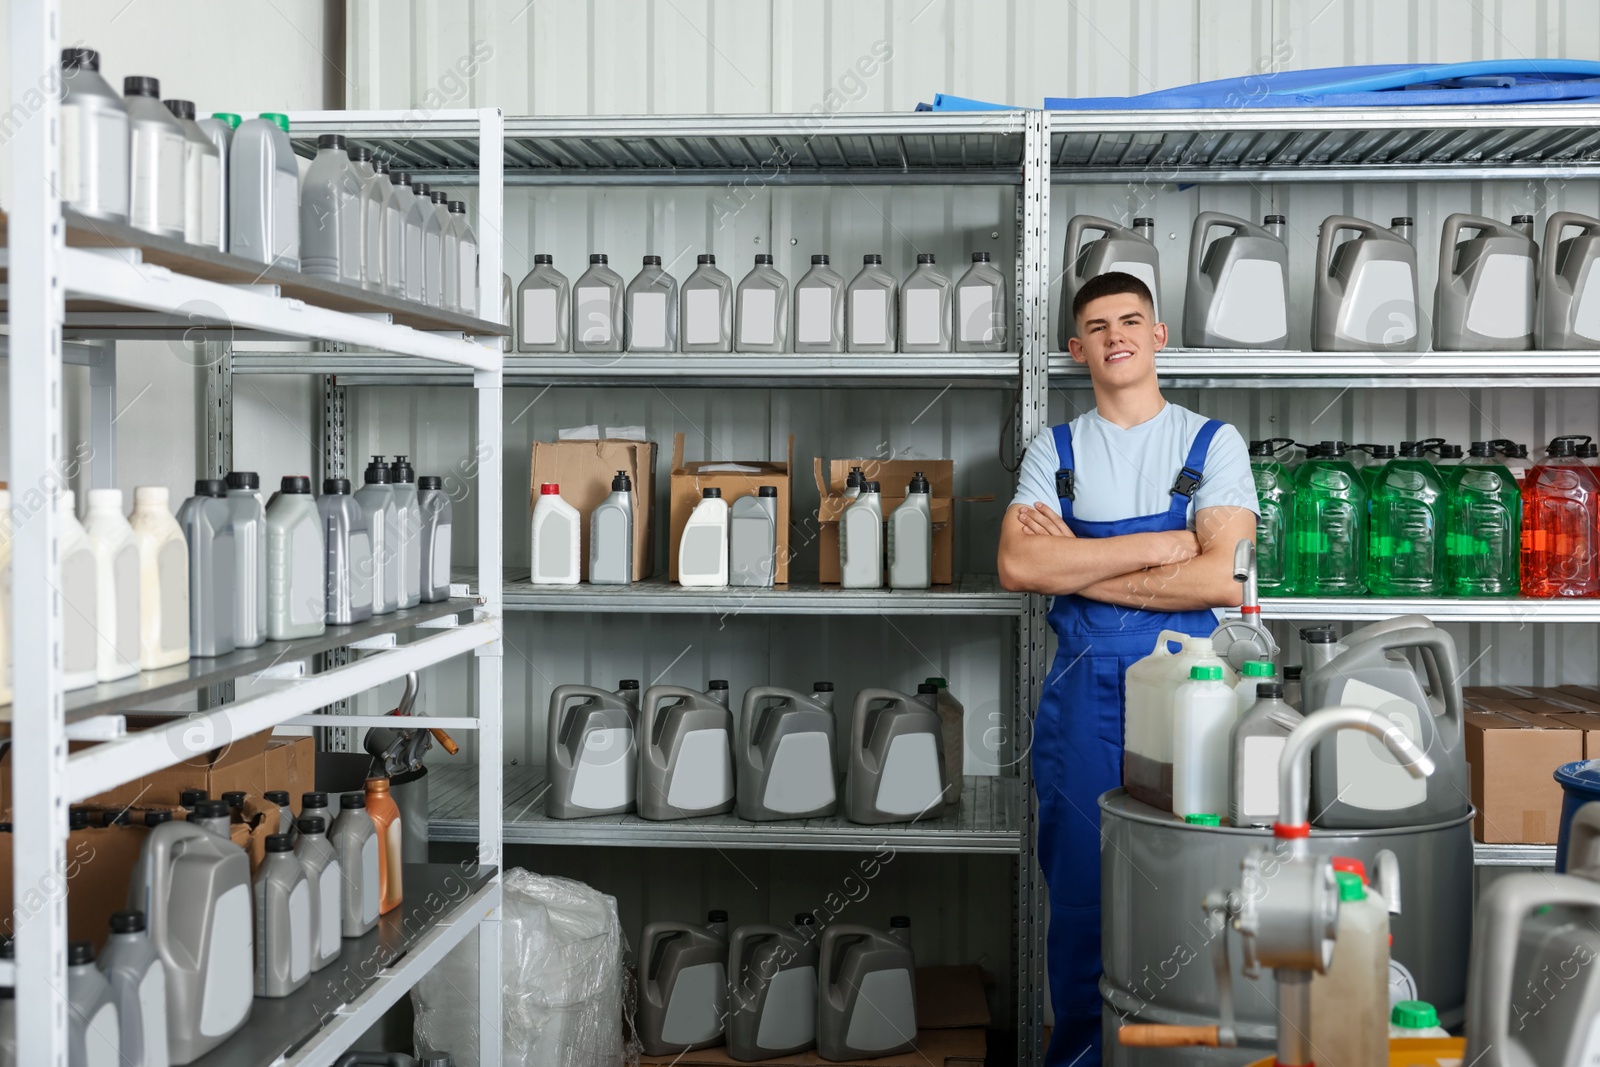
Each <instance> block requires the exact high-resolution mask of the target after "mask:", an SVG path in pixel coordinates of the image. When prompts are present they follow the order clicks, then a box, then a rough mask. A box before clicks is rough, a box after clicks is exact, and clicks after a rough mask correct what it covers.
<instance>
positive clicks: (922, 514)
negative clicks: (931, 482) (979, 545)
mask: <svg viewBox="0 0 1600 1067" xmlns="http://www.w3.org/2000/svg"><path fill="white" fill-rule="evenodd" d="M928 492H929V487H928V479H927V478H925V477H923V474H922V472H921V471H917V472H916V475H915V476H914V477H913V478H912V479H911V484H910V486H908V487H907V488H906V498H905V499H904V500H902V501H901V502H900V505H899V506H898V507H896V508H895V509H894V510H893V511H892V512H890V513H889V587H890V588H891V589H926V588H928V587H929V586H930V585H932V584H933V512H932V503H931V498H930V497H929V495H928Z"/></svg>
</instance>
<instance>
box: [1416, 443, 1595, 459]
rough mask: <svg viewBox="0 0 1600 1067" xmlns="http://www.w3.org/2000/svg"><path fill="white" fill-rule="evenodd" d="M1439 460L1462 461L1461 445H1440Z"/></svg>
mask: <svg viewBox="0 0 1600 1067" xmlns="http://www.w3.org/2000/svg"><path fill="white" fill-rule="evenodd" d="M1595 454H1596V455H1600V452H1596V453H1595ZM1439 458H1440V459H1460V458H1461V446H1460V445H1440V446H1439Z"/></svg>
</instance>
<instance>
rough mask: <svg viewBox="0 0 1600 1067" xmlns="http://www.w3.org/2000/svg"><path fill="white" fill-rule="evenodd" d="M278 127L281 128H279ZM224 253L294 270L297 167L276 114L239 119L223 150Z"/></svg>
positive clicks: (285, 123) (284, 127)
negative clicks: (225, 188) (225, 195)
mask: <svg viewBox="0 0 1600 1067" xmlns="http://www.w3.org/2000/svg"><path fill="white" fill-rule="evenodd" d="M280 123H281V125H280ZM228 251H229V252H231V253H233V254H234V255H236V256H242V257H243V258H245V259H252V260H255V261H256V262H257V263H270V264H273V265H274V266H279V267H283V268H285V269H287V270H298V269H299V268H300V167H299V165H298V164H297V163H295V155H294V146H293V145H291V144H290V143H289V120H288V119H286V118H284V117H283V116H281V115H273V116H271V117H270V118H269V117H268V116H266V115H263V116H261V117H260V118H254V119H245V120H244V121H243V122H241V123H240V124H239V128H238V129H237V130H234V131H233V146H232V148H230V149H229V152H228Z"/></svg>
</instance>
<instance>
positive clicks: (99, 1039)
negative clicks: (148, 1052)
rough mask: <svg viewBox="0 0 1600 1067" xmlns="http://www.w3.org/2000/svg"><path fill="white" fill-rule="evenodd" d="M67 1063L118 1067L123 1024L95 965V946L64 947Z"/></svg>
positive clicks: (82, 1066) (77, 1066) (79, 1066)
mask: <svg viewBox="0 0 1600 1067" xmlns="http://www.w3.org/2000/svg"><path fill="white" fill-rule="evenodd" d="M67 1062H68V1063H69V1064H71V1065H72V1067H121V1065H122V1063H123V1058H122V1024H121V1021H120V1020H119V1018H118V1012H117V998H116V995H115V994H114V993H112V991H111V983H110V982H107V981H106V978H105V975H103V974H101V973H100V969H99V968H98V967H96V966H95V965H94V946H92V945H90V944H89V942H87V941H74V942H72V943H71V944H69V945H68V946H67Z"/></svg>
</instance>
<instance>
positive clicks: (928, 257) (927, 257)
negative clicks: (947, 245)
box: [917, 252, 933, 263]
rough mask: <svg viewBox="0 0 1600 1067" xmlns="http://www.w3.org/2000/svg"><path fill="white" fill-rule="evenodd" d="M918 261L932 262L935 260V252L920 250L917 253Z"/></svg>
mask: <svg viewBox="0 0 1600 1067" xmlns="http://www.w3.org/2000/svg"><path fill="white" fill-rule="evenodd" d="M917 262H918V263H932V262H933V253H932V252H918V253H917Z"/></svg>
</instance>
